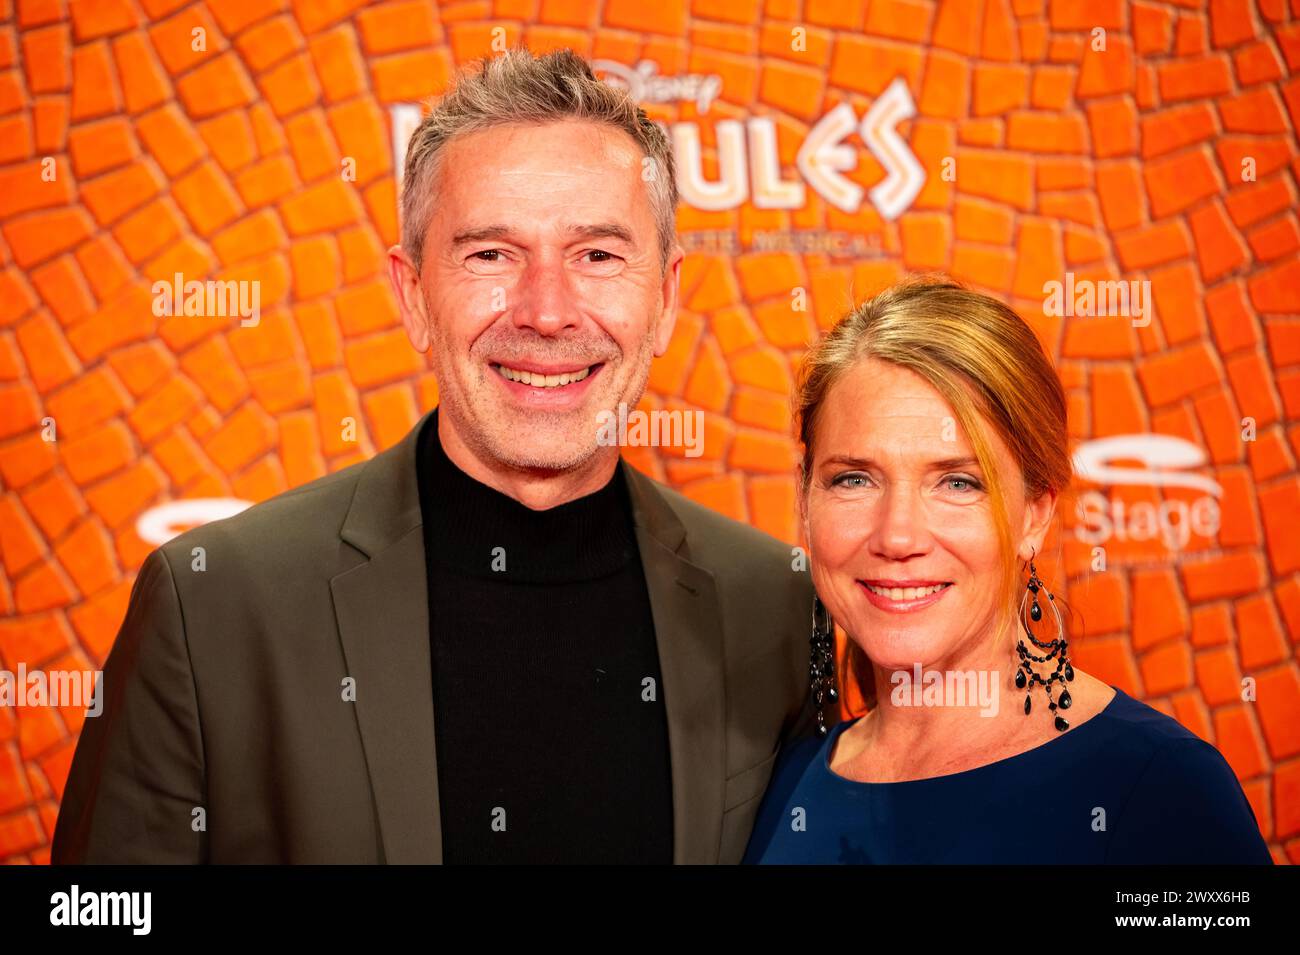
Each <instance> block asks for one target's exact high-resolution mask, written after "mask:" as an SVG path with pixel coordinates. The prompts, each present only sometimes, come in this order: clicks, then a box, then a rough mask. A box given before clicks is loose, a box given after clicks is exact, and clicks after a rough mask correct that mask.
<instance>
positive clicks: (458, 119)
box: [402, 48, 677, 273]
mask: <svg viewBox="0 0 1300 955" xmlns="http://www.w3.org/2000/svg"><path fill="white" fill-rule="evenodd" d="M480 63H481V64H482V68H481V69H480V70H479V71H478V72H474V73H464V74H462V75H461V76H460V77H459V78H458V79H457V81H456V83H455V84H454V86H453V87H452V89H451V90H450V91H448V92H447V93H446V94H445V95H444V96H443V97H442V98H441V99H440V100H439V101H438V102H437V104H436V105H434V106H433V108H432V109H431V111H430V112H429V114H428V115H427V116H426V117H425V118H424V119H423V120H422V121H421V122H420V125H419V126H418V127H416V130H415V132H414V133H413V134H412V135H411V141H410V143H409V145H408V146H407V148H406V169H405V172H404V174H403V178H402V248H403V249H405V250H406V254H407V255H409V256H410V257H411V261H412V262H413V263H414V264H415V267H416V269H419V268H420V267H421V265H422V263H423V260H424V236H425V233H426V232H427V231H428V228H429V219H430V217H431V215H432V212H433V207H434V203H435V202H436V201H437V197H436V196H435V194H434V183H435V182H436V181H437V180H438V176H439V171H440V169H441V162H442V156H443V147H444V146H445V145H446V144H447V143H448V142H449V141H450V140H451V139H452V137H454V136H456V135H457V134H459V133H469V132H474V131H476V130H480V129H487V128H490V127H493V126H501V125H505V124H507V123H539V122H542V123H544V122H550V121H560V120H565V119H582V120H589V121H591V122H595V123H604V124H606V125H608V126H613V127H614V128H616V129H621V130H623V131H624V132H626V133H627V134H628V135H629V136H631V137H632V139H633V140H635V141H636V144H637V145H638V146H639V147H640V148H641V152H642V155H643V156H645V157H648V158H649V159H651V160H652V162H650V163H647V164H645V165H643V167H642V168H643V170H647V169H648V173H643V176H642V178H643V179H647V178H648V181H647V182H646V185H647V186H648V187H649V191H650V207H651V211H652V212H653V214H654V218H655V224H656V227H657V231H658V234H659V235H658V238H659V265H660V269H661V271H663V272H665V273H666V271H667V268H668V259H669V257H670V256H671V255H672V252H673V248H674V246H675V245H676V243H677V238H676V232H677V223H676V212H677V170H676V167H675V166H674V163H673V154H672V147H671V145H670V144H669V142H668V137H667V136H665V135H664V131H663V129H662V128H661V127H660V126H659V125H658V124H656V123H654V122H652V121H651V120H650V119H649V118H647V116H646V114H645V110H643V109H642V108H641V107H640V106H638V105H637V104H636V101H635V100H633V99H632V97H631V95H630V94H629V93H628V92H627V91H626V90H623V89H619V88H617V87H614V86H611V85H610V84H608V83H605V82H603V81H601V80H598V79H596V77H595V75H594V74H593V73H592V71H591V66H590V65H589V64H588V63H587V62H586V61H585V60H583V59H582V58H581V57H580V56H578V55H577V54H576V53H574V52H573V51H572V50H568V49H563V50H555V51H553V52H551V53H547V54H545V55H543V56H540V57H535V56H534V55H533V54H532V53H531V52H530V51H528V50H526V49H523V48H515V49H511V50H507V51H506V52H505V53H502V54H501V55H500V56H496V57H491V58H484V59H483V60H481V61H480Z"/></svg>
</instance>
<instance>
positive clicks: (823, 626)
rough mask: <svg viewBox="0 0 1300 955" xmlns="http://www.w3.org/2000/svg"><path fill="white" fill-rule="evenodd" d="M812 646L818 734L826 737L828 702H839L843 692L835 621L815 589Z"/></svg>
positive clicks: (811, 670) (809, 671)
mask: <svg viewBox="0 0 1300 955" xmlns="http://www.w3.org/2000/svg"><path fill="white" fill-rule="evenodd" d="M809 643H810V644H811V647H812V653H811V657H810V659H809V661H808V675H809V677H810V678H811V681H812V696H813V702H814V703H815V704H816V705H817V735H818V736H825V735H826V733H827V732H828V730H827V728H826V713H825V709H824V708H825V705H826V703H827V702H830V703H835V702H837V701H838V700H839V698H840V695H839V693H838V692H837V691H836V689H835V621H833V620H831V615H830V611H828V610H827V609H826V605H825V604H823V603H822V601H821V598H820V597H818V596H817V594H816V592H815V591H814V592H813V612H812V638H811V640H809Z"/></svg>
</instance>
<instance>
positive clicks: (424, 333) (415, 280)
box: [388, 245, 431, 354]
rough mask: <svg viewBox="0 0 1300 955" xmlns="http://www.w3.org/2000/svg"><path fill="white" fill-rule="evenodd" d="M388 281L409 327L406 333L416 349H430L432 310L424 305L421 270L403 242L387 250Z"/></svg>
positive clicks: (406, 325)
mask: <svg viewBox="0 0 1300 955" xmlns="http://www.w3.org/2000/svg"><path fill="white" fill-rule="evenodd" d="M388 282H389V284H390V285H392V287H393V297H394V298H396V299H397V310H398V311H399V312H400V313H401V315H402V325H404V326H405V327H406V337H407V338H409V339H410V340H411V344H412V345H414V346H415V350H416V351H418V352H420V353H421V354H423V353H424V352H427V351H428V350H429V345H430V344H431V342H430V340H429V314H428V310H427V309H426V308H425V305H424V290H423V289H422V288H420V270H419V269H417V268H416V267H415V263H413V262H412V261H411V257H410V256H409V255H407V254H406V250H405V249H403V248H402V247H401V246H400V245H395V246H393V247H392V248H391V249H389V250H388Z"/></svg>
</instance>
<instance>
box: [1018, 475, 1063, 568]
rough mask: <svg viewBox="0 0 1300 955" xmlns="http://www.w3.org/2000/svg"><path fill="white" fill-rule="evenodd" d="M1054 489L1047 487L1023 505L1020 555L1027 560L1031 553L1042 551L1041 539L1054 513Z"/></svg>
mask: <svg viewBox="0 0 1300 955" xmlns="http://www.w3.org/2000/svg"><path fill="white" fill-rule="evenodd" d="M1056 499H1057V493H1056V491H1054V490H1052V489H1051V488H1048V489H1047V490H1046V491H1044V492H1043V493H1042V494H1040V495H1038V497H1037V498H1036V499H1034V500H1032V501H1029V502H1028V503H1027V505H1026V507H1025V526H1024V528H1023V531H1022V534H1021V539H1020V552H1021V553H1020V557H1021V559H1022V560H1028V559H1029V558H1030V556H1031V555H1033V554H1041V553H1042V552H1043V541H1044V540H1045V539H1046V538H1047V532H1048V530H1050V529H1051V526H1052V516H1053V515H1054V514H1055V513H1056Z"/></svg>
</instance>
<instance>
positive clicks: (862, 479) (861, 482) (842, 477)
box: [831, 474, 871, 487]
mask: <svg viewBox="0 0 1300 955" xmlns="http://www.w3.org/2000/svg"><path fill="white" fill-rule="evenodd" d="M869 480H871V479H870V478H868V477H867V476H866V475H865V474H837V475H835V477H834V478H832V479H831V484H832V485H834V486H837V487H866V482H868V481H869ZM855 482H856V483H855Z"/></svg>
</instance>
